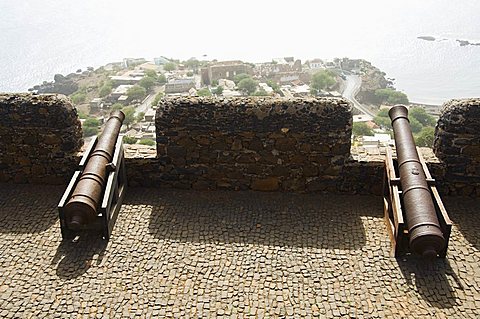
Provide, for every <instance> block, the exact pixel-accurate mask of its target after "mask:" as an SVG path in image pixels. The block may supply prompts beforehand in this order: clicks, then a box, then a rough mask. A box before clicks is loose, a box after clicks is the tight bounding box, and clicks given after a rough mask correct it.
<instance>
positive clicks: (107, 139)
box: [58, 111, 126, 239]
mask: <svg viewBox="0 0 480 319" xmlns="http://www.w3.org/2000/svg"><path fill="white" fill-rule="evenodd" d="M124 119H125V114H123V112H121V111H115V112H113V113H112V114H111V115H110V118H109V119H108V120H107V122H106V124H105V127H104V129H103V132H102V134H101V135H100V136H99V137H98V138H97V137H96V138H94V139H93V140H92V142H91V143H90V145H89V147H88V148H87V150H86V152H85V153H84V156H83V158H82V160H81V161H80V165H79V166H80V169H79V170H78V171H76V172H75V174H74V176H73V177H72V179H71V181H70V184H69V185H68V187H67V190H66V191H65V193H64V195H63V197H62V199H61V201H60V203H59V205H58V209H59V217H60V226H61V229H62V236H63V238H66V237H69V236H68V235H71V234H75V233H77V232H79V231H82V230H87V229H90V228H98V224H100V227H101V228H103V230H104V231H103V234H104V238H106V239H108V238H109V236H110V232H111V228H112V227H113V225H112V223H111V221H112V220H113V222H114V219H113V218H112V217H113V215H115V217H116V214H117V213H118V210H119V208H120V206H121V201H122V200H123V196H124V193H125V186H126V174H125V167H124V166H125V164H124V154H123V144H122V137H120V136H119V133H120V128H121V126H122V123H123V120H124ZM98 220H100V221H99V222H98ZM92 225H95V226H92ZM90 226H92V227H90Z"/></svg>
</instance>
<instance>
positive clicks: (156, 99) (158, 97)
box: [152, 92, 164, 106]
mask: <svg viewBox="0 0 480 319" xmlns="http://www.w3.org/2000/svg"><path fill="white" fill-rule="evenodd" d="M163 95H164V94H163V92H158V93H157V95H155V99H154V100H153V102H152V105H153V106H157V105H158V102H160V100H161V99H162V97H163Z"/></svg>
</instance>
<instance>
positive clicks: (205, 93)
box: [197, 88, 212, 96]
mask: <svg viewBox="0 0 480 319" xmlns="http://www.w3.org/2000/svg"><path fill="white" fill-rule="evenodd" d="M197 95H198V96H212V92H210V90H209V89H208V88H203V89H200V90H198V91H197Z"/></svg>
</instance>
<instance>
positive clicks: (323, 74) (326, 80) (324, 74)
mask: <svg viewBox="0 0 480 319" xmlns="http://www.w3.org/2000/svg"><path fill="white" fill-rule="evenodd" d="M334 76H335V75H334V73H333V72H331V71H329V70H321V71H318V72H317V73H315V74H314V75H313V77H312V82H311V83H310V87H311V88H312V89H313V90H315V91H316V92H317V93H318V91H320V90H323V89H326V88H329V87H330V86H332V85H334V84H335V83H336V80H335V77H334Z"/></svg>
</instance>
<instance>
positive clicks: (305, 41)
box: [0, 0, 480, 104]
mask: <svg viewBox="0 0 480 319" xmlns="http://www.w3.org/2000/svg"><path fill="white" fill-rule="evenodd" d="M479 16H480V1H477V0H463V1H461V2H452V1H449V0H423V1H411V0H406V1H385V0H384V1H375V0H371V1H348V0H343V1H342V0H339V1H336V2H335V3H326V2H324V1H316V2H313V1H307V0H297V1H295V2H285V3H283V2H282V3H278V2H270V1H268V2H267V1H253V0H245V1H242V2H237V1H228V0H224V1H168V2H163V1H145V0H137V1H134V2H133V1H126V0H116V1H113V0H104V1H101V0H96V1H94V0H83V1H58V0H44V1H32V0H25V1H18V0H0V62H1V65H2V67H1V69H0V91H6V92H11V91H25V90H27V89H28V88H29V87H32V86H33V85H35V84H38V83H41V82H43V81H45V80H48V81H50V80H52V79H53V75H54V74H56V73H62V74H68V73H71V72H75V71H76V70H77V69H85V68H86V67H88V66H93V67H98V66H101V65H104V64H106V63H109V62H113V61H121V60H122V59H123V58H124V57H145V58H147V59H153V57H156V56H161V55H162V56H167V57H174V58H180V59H188V58H190V57H196V58H198V59H202V58H206V59H215V58H216V59H219V60H226V59H241V60H244V61H251V62H262V61H270V60H271V59H272V58H274V57H282V56H294V57H296V58H301V59H302V60H305V59H311V58H316V57H318V58H333V57H350V58H364V59H366V60H368V61H370V62H372V63H373V64H374V65H375V66H377V67H379V68H380V69H381V70H382V71H384V72H386V73H387V77H390V78H394V79H395V86H396V87H397V89H399V90H401V91H403V92H405V93H407V95H408V96H409V98H410V100H411V101H414V102H421V103H430V104H441V103H443V102H445V101H446V100H448V99H451V98H462V97H479V96H480V46H463V47H461V46H460V45H459V44H458V43H457V42H456V39H466V40H469V41H471V42H480V23H479V22H478V17H479ZM425 35H429V36H434V37H436V38H437V39H438V40H437V41H424V40H420V39H417V37H418V36H425Z"/></svg>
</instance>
